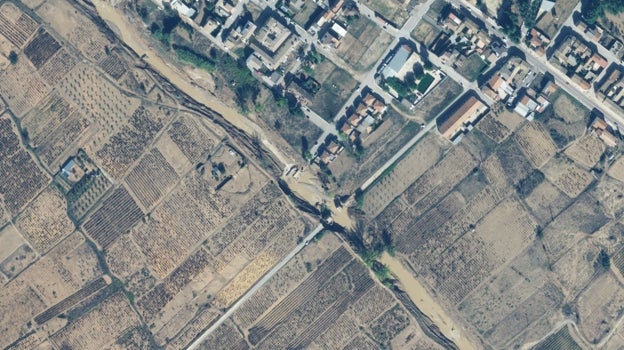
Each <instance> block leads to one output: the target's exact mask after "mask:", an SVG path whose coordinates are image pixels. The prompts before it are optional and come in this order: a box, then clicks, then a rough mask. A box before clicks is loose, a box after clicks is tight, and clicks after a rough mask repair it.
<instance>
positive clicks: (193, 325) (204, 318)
mask: <svg viewBox="0 0 624 350" xmlns="http://www.w3.org/2000/svg"><path fill="white" fill-rule="evenodd" d="M218 316H219V313H218V312H217V311H215V310H213V309H205V310H202V311H200V312H199V314H198V315H197V316H196V317H195V318H193V319H192V320H191V321H190V322H189V323H187V324H186V326H185V327H184V328H183V329H182V330H181V331H180V332H179V333H178V335H177V336H176V337H175V338H174V339H173V340H171V341H170V342H169V344H167V347H166V349H167V350H178V349H182V348H184V347H186V346H187V345H188V344H189V343H190V342H191V341H192V340H193V339H194V338H195V337H196V336H197V334H199V333H201V331H202V330H204V329H206V328H207V327H208V325H210V323H211V322H212V321H214V320H215V319H216V318H217V317H218Z"/></svg>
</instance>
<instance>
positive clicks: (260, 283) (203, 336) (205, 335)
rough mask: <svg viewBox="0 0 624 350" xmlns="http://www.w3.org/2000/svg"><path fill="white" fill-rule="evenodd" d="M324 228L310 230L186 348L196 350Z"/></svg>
mask: <svg viewBox="0 0 624 350" xmlns="http://www.w3.org/2000/svg"><path fill="white" fill-rule="evenodd" d="M322 230H323V225H318V226H317V227H316V228H315V229H314V230H312V232H310V234H308V235H307V236H306V237H305V238H304V239H303V241H301V243H299V244H297V246H296V247H295V248H293V250H292V251H291V252H290V253H288V255H286V256H285V257H284V259H282V260H281V261H280V262H279V263H277V265H275V266H273V268H272V269H271V271H269V272H268V273H267V274H266V275H264V277H262V278H261V279H260V280H259V281H258V282H256V284H254V286H253V287H251V288H250V289H249V290H248V291H247V293H245V295H243V296H242V297H241V298H240V299H239V300H238V301H237V302H236V303H234V305H232V306H230V308H229V309H228V311H226V312H225V313H224V314H223V316H221V317H219V319H218V320H217V321H216V322H215V323H213V324H212V326H210V327H209V328H208V329H207V330H205V331H204V332H203V333H202V334H201V335H199V336H198V337H197V338H196V339H195V340H194V341H193V342H192V343H191V345H189V346H188V347H187V348H186V349H187V350H195V349H197V347H198V346H199V345H200V344H201V343H202V342H203V341H204V340H206V338H208V336H209V335H210V334H211V333H212V332H214V331H215V329H217V328H219V326H220V325H221V324H223V322H225V320H227V319H228V318H229V317H230V316H232V314H233V313H234V312H235V311H236V310H238V308H239V307H241V305H243V304H244V303H245V301H247V299H249V298H250V297H251V296H253V295H254V294H255V293H256V292H257V291H258V290H259V289H260V288H262V286H264V285H265V284H266V283H267V282H268V281H269V279H271V277H273V275H275V274H276V273H277V271H279V270H280V269H281V268H282V267H284V266H285V265H286V264H287V263H288V262H289V261H290V260H291V259H292V258H293V257H294V256H295V255H297V253H299V252H300V251H301V250H302V249H303V248H304V247H305V246H306V245H307V243H308V242H310V241H311V240H312V239H313V238H314V236H316V235H317V234H318V233H319V232H321V231H322Z"/></svg>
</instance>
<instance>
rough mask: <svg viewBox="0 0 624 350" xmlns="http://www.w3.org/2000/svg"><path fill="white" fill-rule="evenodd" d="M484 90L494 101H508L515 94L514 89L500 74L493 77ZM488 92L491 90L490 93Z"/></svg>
mask: <svg viewBox="0 0 624 350" xmlns="http://www.w3.org/2000/svg"><path fill="white" fill-rule="evenodd" d="M483 90H484V93H486V94H487V95H488V96H490V97H492V98H493V99H494V100H506V99H507V97H509V96H510V95H511V94H513V92H514V88H513V87H512V86H511V85H510V84H509V83H507V81H506V80H505V78H504V77H503V76H502V75H500V74H497V75H495V76H493V77H492V79H490V81H488V83H487V85H486V86H484V88H483ZM488 90H490V93H488Z"/></svg>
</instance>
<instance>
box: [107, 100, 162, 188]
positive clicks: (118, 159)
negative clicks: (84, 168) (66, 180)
mask: <svg viewBox="0 0 624 350" xmlns="http://www.w3.org/2000/svg"><path fill="white" fill-rule="evenodd" d="M160 113H161V112H160V111H159V115H154V114H153V113H152V112H151V111H150V110H148V109H147V108H145V107H144V106H140V107H139V108H137V110H136V111H135V112H134V113H133V114H132V118H131V119H130V123H129V124H127V125H124V126H123V127H122V128H121V130H120V131H119V132H118V133H117V134H115V135H113V136H112V137H111V138H110V140H109V141H108V142H107V143H106V144H105V145H104V146H103V147H102V148H101V149H100V150H98V151H97V152H96V154H97V156H98V157H99V158H100V159H101V165H102V167H103V168H105V169H107V170H108V172H109V173H110V174H111V176H112V177H113V178H119V177H120V176H121V175H123V174H124V173H125V172H126V170H127V169H128V168H129V167H130V165H131V164H132V163H133V162H134V161H136V160H137V159H139V157H140V156H141V154H142V153H143V151H144V150H145V149H146V148H147V146H148V145H149V144H150V143H151V142H152V140H153V139H154V137H155V136H156V134H157V133H158V132H159V131H160V130H161V129H162V127H163V126H164V120H163V118H162V117H161V115H160ZM163 114H164V113H163Z"/></svg>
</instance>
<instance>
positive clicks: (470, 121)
mask: <svg viewBox="0 0 624 350" xmlns="http://www.w3.org/2000/svg"><path fill="white" fill-rule="evenodd" d="M487 110H488V106H487V105H486V104H485V103H483V102H481V101H480V100H479V99H478V98H476V97H474V96H470V97H469V98H468V99H467V100H466V101H465V102H464V103H463V104H462V105H460V106H459V107H458V108H457V109H456V110H455V112H453V114H451V115H450V116H449V117H448V118H447V119H446V120H445V121H444V122H443V123H442V124H440V125H439V126H438V131H440V133H441V134H442V136H444V137H445V138H447V139H449V140H451V141H453V140H454V139H455V138H456V137H457V136H458V134H460V133H464V132H466V131H468V130H470V129H472V127H473V126H474V123H475V122H476V121H477V119H479V117H481V116H482V115H483V114H484V113H485V112H486V111H487Z"/></svg>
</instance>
